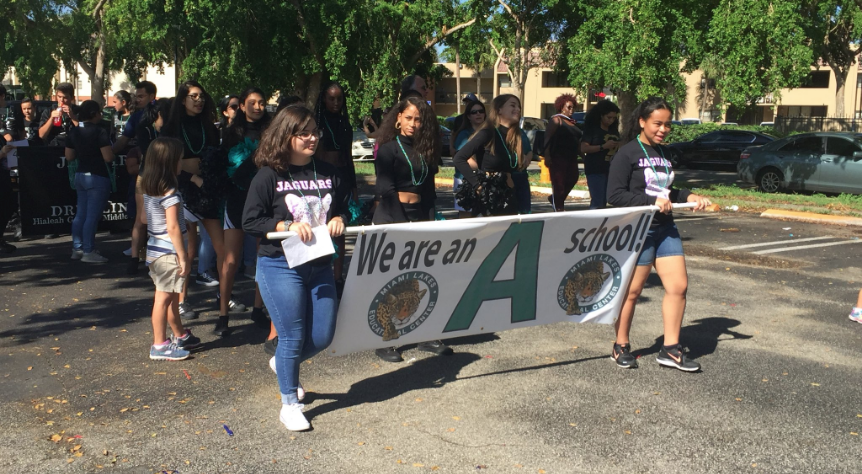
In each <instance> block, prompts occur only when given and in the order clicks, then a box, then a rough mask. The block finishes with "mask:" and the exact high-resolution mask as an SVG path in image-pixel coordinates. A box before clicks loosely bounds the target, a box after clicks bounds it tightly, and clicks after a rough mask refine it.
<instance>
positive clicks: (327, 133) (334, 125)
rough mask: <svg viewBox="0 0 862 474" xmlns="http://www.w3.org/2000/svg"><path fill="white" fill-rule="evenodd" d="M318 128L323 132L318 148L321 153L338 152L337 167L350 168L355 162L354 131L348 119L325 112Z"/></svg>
mask: <svg viewBox="0 0 862 474" xmlns="http://www.w3.org/2000/svg"><path fill="white" fill-rule="evenodd" d="M320 122H321V123H319V124H317V128H318V129H319V130H320V131H321V132H323V136H322V137H321V138H320V142H319V143H318V147H319V149H320V151H336V152H338V163H337V166H339V167H342V166H350V165H352V164H353V163H352V161H353V156H352V155H353V131H352V130H351V128H350V122H349V121H348V120H347V117H344V116H343V115H341V114H334V113H332V112H330V111H328V110H324V111H323V113H322V114H321V117H320Z"/></svg>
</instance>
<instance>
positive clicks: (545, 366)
mask: <svg viewBox="0 0 862 474" xmlns="http://www.w3.org/2000/svg"><path fill="white" fill-rule="evenodd" d="M607 358H608V356H606V355H601V356H595V357H586V358H584V359H575V360H565V361H560V362H551V363H550V364H542V365H534V366H530V367H518V368H517V369H506V370H499V371H497V372H488V373H487V374H479V375H471V376H469V377H461V378H459V379H458V380H470V379H478V378H480V377H490V376H492V375H503V374H515V373H518V372H528V371H530V370H539V369H549V368H551V367H562V366H566V365H572V364H578V363H580V362H587V361H590V360H600V359H607Z"/></svg>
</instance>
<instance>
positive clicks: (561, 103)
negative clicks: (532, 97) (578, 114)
mask: <svg viewBox="0 0 862 474" xmlns="http://www.w3.org/2000/svg"><path fill="white" fill-rule="evenodd" d="M566 102H571V103H572V105H573V106H575V107H577V106H578V99H577V98H575V96H573V95H572V94H562V95H561V96H559V97H557V100H555V101H554V108H555V109H557V112H562V111H563V107H565V105H566Z"/></svg>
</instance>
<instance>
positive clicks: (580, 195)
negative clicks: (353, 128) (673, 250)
mask: <svg viewBox="0 0 862 474" xmlns="http://www.w3.org/2000/svg"><path fill="white" fill-rule="evenodd" d="M356 180H357V181H362V182H364V183H365V184H369V185H370V184H373V183H374V180H373V179H366V177H365V176H364V175H360V176H357V177H356ZM452 181H453V180H452V179H451V178H434V184H437V185H439V186H445V187H448V188H451V187H452ZM530 192H531V193H538V194H546V195H549V196H550V195H551V193H552V192H553V191H552V190H551V188H548V187H544V186H530ZM569 197H572V198H575V199H589V198H590V192H589V191H580V190H577V189H574V190H572V191H571V192H569ZM860 225H862V224H860Z"/></svg>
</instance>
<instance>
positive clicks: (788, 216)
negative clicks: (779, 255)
mask: <svg viewBox="0 0 862 474" xmlns="http://www.w3.org/2000/svg"><path fill="white" fill-rule="evenodd" d="M760 217H766V218H769V219H782V220H791V221H801V222H814V223H819V224H838V225H857V226H862V218H859V217H849V216H832V215H828V214H816V213H813V212H799V211H785V210H782V209H767V210H765V211H763V213H761V214H760Z"/></svg>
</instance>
